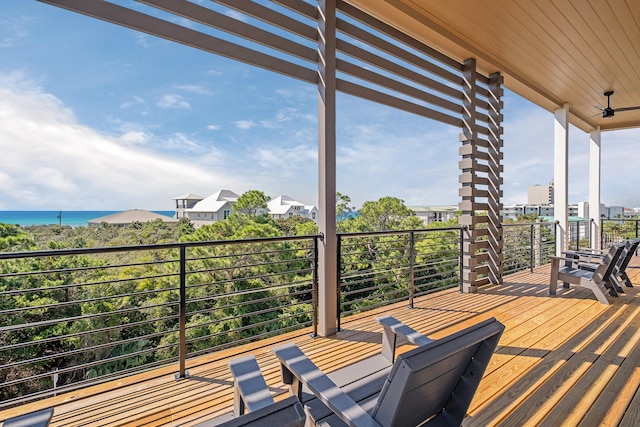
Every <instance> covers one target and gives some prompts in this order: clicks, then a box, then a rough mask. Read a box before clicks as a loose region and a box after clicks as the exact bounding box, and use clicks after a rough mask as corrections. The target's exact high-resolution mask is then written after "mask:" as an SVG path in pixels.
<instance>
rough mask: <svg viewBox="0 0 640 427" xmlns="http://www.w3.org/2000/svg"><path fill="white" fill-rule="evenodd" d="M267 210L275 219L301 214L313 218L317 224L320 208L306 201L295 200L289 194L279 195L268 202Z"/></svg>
mask: <svg viewBox="0 0 640 427" xmlns="http://www.w3.org/2000/svg"><path fill="white" fill-rule="evenodd" d="M267 211H268V214H269V216H270V217H271V218H273V219H285V218H291V217H293V216H301V217H303V218H309V219H312V220H313V222H315V223H316V224H317V223H318V208H316V207H315V206H313V205H305V204H304V203H301V202H298V201H296V200H293V199H292V198H291V197H289V196H278V197H276V198H275V199H273V200H271V201H270V202H269V203H267Z"/></svg>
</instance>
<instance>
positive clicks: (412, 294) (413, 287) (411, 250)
mask: <svg viewBox="0 0 640 427" xmlns="http://www.w3.org/2000/svg"><path fill="white" fill-rule="evenodd" d="M415 258H416V245H415V233H414V232H413V231H411V232H410V233H409V308H413V298H414V297H415V293H416V284H415V275H414V273H415V265H416V262H415Z"/></svg>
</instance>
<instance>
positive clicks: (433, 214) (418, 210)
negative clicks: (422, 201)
mask: <svg viewBox="0 0 640 427" xmlns="http://www.w3.org/2000/svg"><path fill="white" fill-rule="evenodd" d="M407 207H408V208H409V209H411V210H412V211H413V212H415V214H416V216H417V217H418V218H420V219H421V220H422V222H423V223H424V225H429V224H431V223H432V222H446V221H449V220H452V219H455V218H456V214H457V212H458V206H453V205H449V206H407Z"/></svg>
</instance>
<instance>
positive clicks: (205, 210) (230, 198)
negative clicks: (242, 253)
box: [174, 190, 240, 227]
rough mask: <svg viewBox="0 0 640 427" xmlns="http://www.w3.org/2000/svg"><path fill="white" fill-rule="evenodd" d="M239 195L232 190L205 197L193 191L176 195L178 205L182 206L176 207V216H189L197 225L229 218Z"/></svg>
mask: <svg viewBox="0 0 640 427" xmlns="http://www.w3.org/2000/svg"><path fill="white" fill-rule="evenodd" d="M238 197H240V196H238V195H237V194H236V193H234V192H233V191H231V190H220V191H218V192H216V193H214V194H212V195H211V196H209V197H205V198H202V197H199V196H196V195H195V194H191V193H189V194H186V195H185V196H181V197H176V198H175V199H174V200H176V206H180V208H179V209H178V208H177V207H176V217H178V218H182V217H186V218H189V219H190V220H191V222H192V223H193V224H194V225H195V226H196V227H198V226H201V225H203V224H211V223H212V222H216V221H220V220H222V219H227V217H228V216H229V215H231V212H233V205H234V203H235V202H237V201H238Z"/></svg>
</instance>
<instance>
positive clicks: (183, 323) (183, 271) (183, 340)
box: [176, 245, 189, 380]
mask: <svg viewBox="0 0 640 427" xmlns="http://www.w3.org/2000/svg"><path fill="white" fill-rule="evenodd" d="M186 254H187V247H186V246H185V245H181V246H180V330H179V334H180V347H179V359H180V371H179V372H178V373H177V374H176V380H180V379H184V378H189V372H188V371H187V369H186V359H187V255H186Z"/></svg>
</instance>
